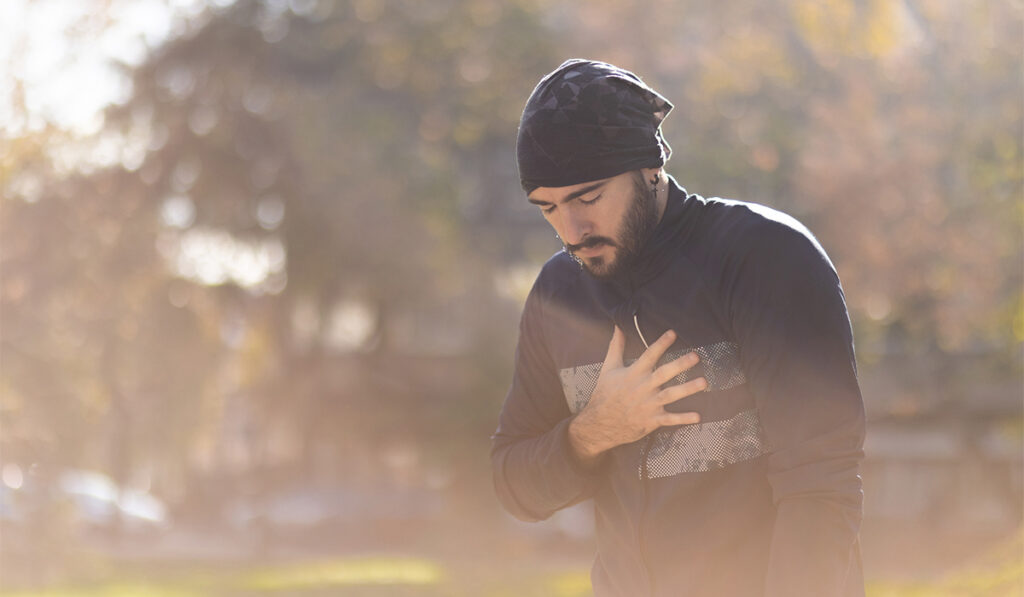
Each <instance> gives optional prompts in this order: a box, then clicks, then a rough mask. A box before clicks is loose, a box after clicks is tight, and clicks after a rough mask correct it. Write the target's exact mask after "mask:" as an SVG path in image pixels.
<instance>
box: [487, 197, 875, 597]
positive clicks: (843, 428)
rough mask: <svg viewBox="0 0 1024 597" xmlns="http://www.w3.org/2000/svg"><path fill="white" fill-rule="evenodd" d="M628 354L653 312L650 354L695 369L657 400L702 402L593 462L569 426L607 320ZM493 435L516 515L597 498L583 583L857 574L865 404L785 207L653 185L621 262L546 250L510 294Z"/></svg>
mask: <svg viewBox="0 0 1024 597" xmlns="http://www.w3.org/2000/svg"><path fill="white" fill-rule="evenodd" d="M613 323H615V324H618V326H619V327H620V328H622V330H623V331H625V332H626V335H627V343H626V354H625V356H626V359H627V363H628V362H629V360H630V359H635V358H636V357H637V356H639V355H640V354H641V353H642V352H643V350H644V342H643V340H642V338H645V339H646V340H647V342H653V341H654V340H655V339H657V338H658V337H659V336H660V335H661V334H662V333H663V332H665V331H666V330H668V329H673V330H675V332H676V334H677V341H676V343H675V344H674V345H673V346H672V348H671V349H669V351H668V353H667V354H666V355H665V358H664V359H663V362H665V361H667V360H669V359H673V358H676V357H678V356H681V355H683V354H685V353H686V352H688V351H689V350H691V349H695V350H696V351H697V352H698V354H699V355H700V357H701V362H700V363H699V364H698V365H697V366H695V367H694V368H693V369H691V370H690V371H688V372H686V373H684V374H682V375H680V376H679V377H678V378H677V379H676V381H677V382H679V383H681V382H683V381H685V380H687V379H692V378H694V377H698V376H704V377H705V378H706V379H707V381H708V384H709V385H708V389H707V391H705V392H703V393H699V394H696V395H693V396H690V397H687V398H684V399H682V400H680V401H679V402H677V403H674V404H672V405H669V407H667V408H669V410H673V411H679V412H682V411H697V412H698V413H700V415H701V422H700V423H699V424H697V425H692V426H680V427H667V428H661V429H659V430H657V431H655V432H653V433H651V434H650V435H648V436H647V437H645V438H643V439H642V440H640V441H637V442H634V443H632V444H627V445H623V446H619V447H617V448H615V449H613V450H611V451H610V453H608V454H607V455H606V457H605V458H604V460H603V462H602V464H601V465H600V466H599V467H598V468H597V469H596V470H594V471H588V470H585V469H583V468H582V467H581V466H580V465H579V463H578V462H577V461H576V460H575V459H574V457H573V454H572V451H571V448H570V446H569V444H568V436H567V429H568V425H569V422H570V420H571V418H572V416H573V414H574V413H576V412H579V410H580V409H582V408H583V407H585V405H586V403H587V400H588V399H589V398H590V393H591V392H592V391H593V389H594V385H595V383H596V381H597V377H598V374H599V373H600V369H601V363H602V361H603V360H604V356H605V353H606V352H607V348H608V343H609V341H610V340H611V335H612V326H613ZM519 333H520V336H519V344H518V347H517V349H516V361H515V373H514V377H513V380H512V386H511V389H510V390H509V393H508V396H507V398H506V400H505V404H504V406H503V408H502V411H501V416H500V420H499V425H498V429H497V431H496V433H495V435H494V437H493V448H492V451H491V458H492V461H493V466H494V482H495V487H496V490H497V493H498V496H499V498H500V500H501V502H502V504H504V506H505V507H506V508H507V509H508V510H509V512H511V513H512V514H513V515H515V516H516V517H517V518H520V519H523V520H530V521H535V520H541V519H545V518H547V517H548V516H550V515H551V514H552V513H554V512H555V511H556V510H559V509H561V508H564V507H566V506H569V505H572V504H574V503H577V502H579V501H581V500H584V499H588V498H591V497H592V498H594V504H595V512H596V528H597V557H596V559H595V562H594V566H593V569H592V572H591V580H592V582H593V585H594V590H595V593H596V595H598V596H599V597H600V596H606V595H608V596H611V595H616V596H623V597H634V596H637V595H666V596H669V595H671V596H673V597H677V596H683V595H686V596H698V595H700V596H708V597H729V596H769V597H798V596H802V595H807V596H814V597H825V596H831V595H842V596H844V597H846V596H849V595H862V594H863V591H864V589H863V580H862V579H863V574H862V571H861V565H860V549H859V544H858V540H857V537H858V529H859V526H860V520H861V504H862V491H861V480H860V476H859V474H858V466H859V462H860V459H861V458H862V457H863V452H862V446H863V440H864V408H863V402H862V400H861V395H860V390H859V388H858V384H857V373H856V363H855V360H854V352H853V337H852V332H851V329H850V322H849V317H848V315H847V311H846V303H845V299H844V296H843V291H842V288H841V287H840V284H839V278H838V277H837V275H836V272H835V269H834V268H833V266H832V263H831V262H830V261H829V259H828V257H827V256H826V255H825V252H824V251H823V250H822V248H821V246H820V245H819V244H818V242H817V241H816V240H815V238H814V237H813V236H812V235H811V233H810V232H809V231H808V230H807V229H806V228H805V227H804V226H802V225H801V224H800V223H799V222H797V221H796V220H794V219H793V218H791V217H789V216H787V215H785V214H783V213H781V212H778V211H775V210H772V209H770V208H767V207H764V206H761V205H756V204H751V203H743V202H739V201H729V200H722V199H705V198H703V197H699V196H697V195H688V194H687V193H686V191H685V190H683V189H682V188H680V187H679V186H678V185H677V184H676V183H675V181H674V180H673V181H672V183H671V185H670V192H669V198H668V204H667V207H666V210H665V213H664V216H663V217H662V220H661V222H660V223H659V225H658V228H657V229H656V231H655V233H654V236H653V237H652V239H651V240H650V242H648V244H647V246H646V247H645V248H644V249H643V251H642V253H641V255H640V259H639V261H638V265H637V266H636V267H635V268H634V269H633V271H631V272H630V273H629V275H628V277H627V278H626V279H620V280H616V281H614V282H612V281H599V280H597V279H595V278H593V277H591V276H589V275H588V274H586V273H585V272H583V271H582V270H581V268H580V267H579V265H577V264H576V263H575V262H574V261H572V259H571V258H570V256H569V255H567V254H566V253H564V252H563V253H559V254H557V255H555V256H554V257H552V258H551V259H550V260H549V261H548V262H547V263H546V264H545V265H544V268H543V270H542V271H541V273H540V275H539V276H538V278H537V281H536V283H535V284H534V286H533V289H532V290H531V292H530V295H529V297H528V298H527V301H526V306H525V308H524V311H523V316H522V320H521V323H520V330H519Z"/></svg>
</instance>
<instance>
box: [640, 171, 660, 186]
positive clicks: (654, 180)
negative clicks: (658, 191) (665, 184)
mask: <svg viewBox="0 0 1024 597" xmlns="http://www.w3.org/2000/svg"><path fill="white" fill-rule="evenodd" d="M640 172H641V173H642V174H643V177H644V181H645V182H646V183H647V184H649V185H658V184H661V181H662V179H663V177H664V170H663V169H662V168H641V169H640Z"/></svg>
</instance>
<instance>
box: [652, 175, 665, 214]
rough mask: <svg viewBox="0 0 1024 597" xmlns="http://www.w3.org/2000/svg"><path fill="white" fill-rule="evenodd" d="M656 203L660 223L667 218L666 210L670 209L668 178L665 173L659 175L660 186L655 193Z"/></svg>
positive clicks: (658, 185)
mask: <svg viewBox="0 0 1024 597" xmlns="http://www.w3.org/2000/svg"><path fill="white" fill-rule="evenodd" d="M654 203H655V205H657V206H658V222H661V219H662V218H663V217H664V216H665V208H666V207H668V176H666V175H665V173H664V172H659V173H658V184H657V186H656V187H655V191H654Z"/></svg>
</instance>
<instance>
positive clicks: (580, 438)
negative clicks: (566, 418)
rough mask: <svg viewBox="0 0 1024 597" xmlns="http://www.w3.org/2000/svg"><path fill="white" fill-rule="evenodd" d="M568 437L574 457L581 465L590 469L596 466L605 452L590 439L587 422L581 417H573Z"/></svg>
mask: <svg viewBox="0 0 1024 597" xmlns="http://www.w3.org/2000/svg"><path fill="white" fill-rule="evenodd" d="M568 435H569V446H570V447H571V448H572V451H573V455H574V456H575V457H576V459H577V460H578V461H579V462H580V463H581V464H583V465H584V466H586V467H588V468H589V467H592V466H593V465H594V464H596V463H597V461H598V460H599V459H600V458H601V455H602V454H603V453H604V452H605V450H604V449H603V448H601V447H600V446H599V445H597V444H596V442H594V441H593V440H592V439H590V438H589V437H588V435H587V433H586V420H585V419H581V418H580V416H579V415H577V416H575V417H573V420H572V421H570V422H569V429H568Z"/></svg>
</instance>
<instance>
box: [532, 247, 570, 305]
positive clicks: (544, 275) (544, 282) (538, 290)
mask: <svg viewBox="0 0 1024 597" xmlns="http://www.w3.org/2000/svg"><path fill="white" fill-rule="evenodd" d="M582 272H583V270H582V269H581V268H580V266H579V264H578V263H576V261H574V260H573V258H572V256H571V255H569V254H568V253H567V252H565V251H564V250H561V251H558V252H557V253H555V254H554V255H552V256H551V257H550V258H549V259H548V260H547V261H546V262H545V263H544V265H543V266H542V267H541V269H540V273H539V274H538V275H537V279H536V281H535V282H534V284H533V290H531V291H530V294H531V295H540V296H542V297H545V298H550V297H552V296H554V295H556V294H560V293H562V292H565V291H566V290H567V289H568V288H570V287H572V286H573V285H574V284H576V282H577V281H578V280H579V277H580V274H581V273H582Z"/></svg>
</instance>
